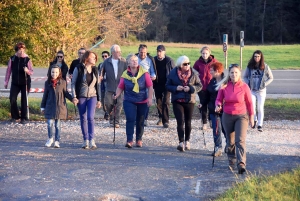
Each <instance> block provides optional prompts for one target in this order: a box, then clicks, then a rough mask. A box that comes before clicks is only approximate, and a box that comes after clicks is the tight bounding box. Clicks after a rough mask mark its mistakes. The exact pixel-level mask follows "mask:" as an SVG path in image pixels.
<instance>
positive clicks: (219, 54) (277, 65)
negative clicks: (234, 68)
mask: <svg viewBox="0 0 300 201" xmlns="http://www.w3.org/2000/svg"><path fill="white" fill-rule="evenodd" d="M140 43H144V44H146V45H147V46H148V52H149V53H150V54H151V55H152V56H155V55H156V47H157V45H159V44H160V43H158V42H155V43H154V42H140ZM140 43H136V44H135V45H131V46H121V50H122V56H123V57H125V58H126V56H127V55H128V54H129V53H137V52H138V46H139V44H140ZM163 44H164V45H165V47H166V52H167V55H169V56H170V57H172V58H173V59H174V60H175V61H176V59H177V58H178V57H179V56H181V55H186V56H188V57H189V58H190V61H191V62H192V64H194V62H195V61H196V60H197V59H198V58H199V56H200V53H199V52H200V51H199V50H200V48H201V47H202V46H203V45H200V44H185V43H163ZM208 46H209V47H210V48H211V50H212V54H213V55H214V56H215V58H216V59H217V60H219V61H220V62H222V63H223V64H224V63H225V57H224V52H223V49H222V45H208ZM258 49H259V50H261V51H262V52H263V53H264V56H265V62H266V63H267V64H268V65H269V66H270V67H271V69H298V70H300V54H299V52H300V45H298V44H297V45H264V46H257V45H251V46H250V45H245V47H244V48H243V49H242V52H243V55H242V56H243V68H245V67H246V66H247V63H248V61H249V59H250V57H251V56H252V54H253V52H254V51H255V50H258ZM104 50H109V46H108V45H107V48H103V47H101V48H95V49H94V51H96V52H97V53H98V54H99V55H100V54H101V52H102V51H104ZM230 63H240V46H232V45H230V46H229V47H228V65H229V64H230Z"/></svg>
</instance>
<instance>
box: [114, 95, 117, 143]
mask: <svg viewBox="0 0 300 201" xmlns="http://www.w3.org/2000/svg"><path fill="white" fill-rule="evenodd" d="M114 96H116V94H115V93H114ZM116 105H117V99H114V139H113V143H114V145H115V141H116Z"/></svg>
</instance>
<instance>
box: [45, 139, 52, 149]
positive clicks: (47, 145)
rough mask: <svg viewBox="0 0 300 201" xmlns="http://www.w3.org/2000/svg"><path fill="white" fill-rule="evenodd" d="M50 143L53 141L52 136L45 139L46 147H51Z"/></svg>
mask: <svg viewBox="0 0 300 201" xmlns="http://www.w3.org/2000/svg"><path fill="white" fill-rule="evenodd" d="M52 143H53V138H49V139H48V140H47V142H46V144H45V146H46V147H51V145H52Z"/></svg>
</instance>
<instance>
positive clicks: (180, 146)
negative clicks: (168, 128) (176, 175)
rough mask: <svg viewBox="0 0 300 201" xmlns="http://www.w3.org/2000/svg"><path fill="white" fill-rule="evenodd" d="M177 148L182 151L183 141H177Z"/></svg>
mask: <svg viewBox="0 0 300 201" xmlns="http://www.w3.org/2000/svg"><path fill="white" fill-rule="evenodd" d="M177 150H179V151H184V143H183V142H180V143H179V145H178V146H177Z"/></svg>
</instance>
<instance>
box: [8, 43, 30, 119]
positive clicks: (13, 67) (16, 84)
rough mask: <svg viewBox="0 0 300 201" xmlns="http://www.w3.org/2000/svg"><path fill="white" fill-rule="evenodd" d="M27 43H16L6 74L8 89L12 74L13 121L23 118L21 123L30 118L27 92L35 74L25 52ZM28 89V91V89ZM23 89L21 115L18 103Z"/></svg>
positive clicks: (11, 107)
mask: <svg viewBox="0 0 300 201" xmlns="http://www.w3.org/2000/svg"><path fill="white" fill-rule="evenodd" d="M25 49H26V47H25V44H24V43H23V42H19V43H17V44H16V45H15V51H16V54H15V55H13V56H12V57H10V60H9V62H8V66H7V70H6V75H5V79H4V88H5V89H7V86H8V82H9V78H10V75H12V76H11V87H10V95H9V98H10V112H11V118H12V119H11V121H12V122H16V120H18V119H20V118H21V124H26V121H27V120H28V118H29V117H28V116H27V109H28V108H27V92H29V91H30V86H31V78H30V75H32V74H33V69H32V66H33V65H32V62H31V60H30V58H29V57H28V55H27V54H25ZM26 90H27V91H26ZM20 91H21V117H20V114H19V109H18V105H17V98H18V94H19V93H20Z"/></svg>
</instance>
